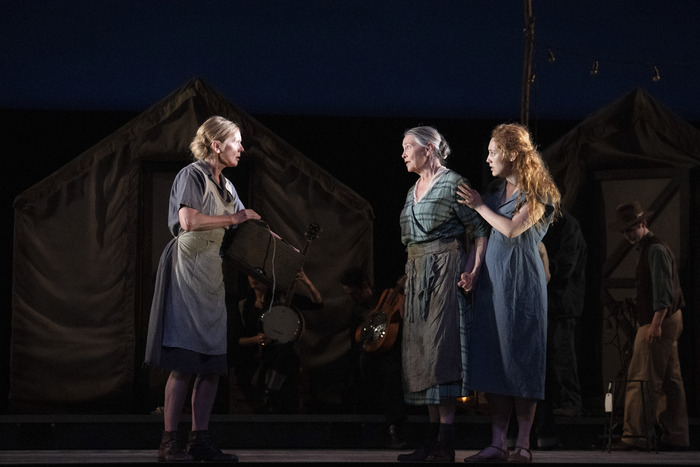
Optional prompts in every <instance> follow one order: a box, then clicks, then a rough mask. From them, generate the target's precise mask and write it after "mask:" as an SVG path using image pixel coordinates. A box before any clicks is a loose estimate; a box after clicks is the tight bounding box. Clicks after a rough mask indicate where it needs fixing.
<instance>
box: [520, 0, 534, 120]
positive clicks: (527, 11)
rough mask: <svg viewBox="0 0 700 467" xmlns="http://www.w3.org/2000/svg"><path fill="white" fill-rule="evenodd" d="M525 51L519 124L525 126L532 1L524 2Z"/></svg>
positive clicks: (530, 56) (531, 36) (531, 50)
mask: <svg viewBox="0 0 700 467" xmlns="http://www.w3.org/2000/svg"><path fill="white" fill-rule="evenodd" d="M523 5H524V7H525V8H524V16H525V18H524V19H525V27H524V28H523V32H524V33H525V50H524V53H523V78H522V100H521V102H520V123H522V124H523V125H525V126H527V125H528V124H529V120H530V84H531V76H532V56H533V53H534V45H535V18H533V17H532V0H524V1H523Z"/></svg>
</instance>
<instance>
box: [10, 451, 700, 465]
mask: <svg viewBox="0 0 700 467" xmlns="http://www.w3.org/2000/svg"><path fill="white" fill-rule="evenodd" d="M224 452H229V453H235V454H236V455H237V456H238V458H239V462H240V463H302V462H303V463H328V464H330V463H387V462H393V463H397V462H396V456H397V455H398V454H399V453H400V452H405V451H391V450H382V449H352V450H349V449H343V450H339V449H284V450H276V449H240V450H231V449H224ZM476 452H477V451H474V450H458V451H457V456H456V463H458V464H462V463H463V462H462V460H463V459H464V458H465V457H467V456H470V455H472V454H475V453H476ZM532 454H533V462H534V463H537V464H540V463H541V464H633V465H643V464H650V465H700V451H686V452H658V453H657V452H638V451H633V452H611V453H608V452H603V451H601V450H586V451H572V450H552V451H537V450H533V453H532ZM115 463H120V464H121V463H124V464H131V463H139V464H141V463H157V461H156V452H155V450H150V449H146V450H21V451H13V450H9V451H0V464H5V465H22V464H34V465H37V464H115ZM199 465H201V463H200V464H199Z"/></svg>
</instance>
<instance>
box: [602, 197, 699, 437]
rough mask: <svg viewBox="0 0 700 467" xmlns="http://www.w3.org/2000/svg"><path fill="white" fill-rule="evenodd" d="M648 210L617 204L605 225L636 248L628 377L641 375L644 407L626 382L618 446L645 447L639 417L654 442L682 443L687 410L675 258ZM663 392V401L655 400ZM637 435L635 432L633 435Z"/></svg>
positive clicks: (637, 387)
mask: <svg viewBox="0 0 700 467" xmlns="http://www.w3.org/2000/svg"><path fill="white" fill-rule="evenodd" d="M652 215H653V212H649V211H644V210H643V209H642V207H641V205H640V204H639V202H637V201H633V202H631V203H625V204H621V205H619V206H618V207H617V219H616V221H615V222H613V223H612V224H610V227H611V228H613V229H615V230H618V231H619V232H620V233H621V234H622V235H623V236H624V237H625V239H626V240H627V241H628V242H630V243H631V244H633V245H637V249H638V250H639V262H638V264H637V276H636V277H637V294H636V312H637V321H638V323H639V328H638V330H637V335H636V337H635V339H634V349H633V351H632V359H631V361H630V365H629V369H628V370H627V379H628V380H646V381H649V385H648V392H647V395H648V398H647V410H648V411H649V414H648V415H647V414H645V413H644V411H643V407H644V403H643V401H642V394H643V393H642V391H641V385H640V384H639V383H628V384H627V390H626V393H625V415H624V428H623V433H622V443H621V444H620V445H619V446H618V449H635V448H637V449H640V448H641V449H646V443H641V439H640V438H638V437H639V436H650V435H651V434H653V430H654V427H653V426H652V427H649V428H650V430H652V433H644V426H645V423H644V421H645V417H650V418H648V419H653V420H655V421H656V424H658V426H659V428H660V430H661V438H660V440H659V448H660V449H666V450H683V449H687V448H688V445H689V444H690V440H689V434H688V413H687V408H686V402H685V389H684V387H683V377H682V376H681V368H680V363H679V360H678V345H677V342H678V337H679V336H680V334H681V331H682V330H683V315H682V313H681V308H682V307H683V306H685V302H684V301H683V292H682V291H681V288H680V281H679V279H678V269H677V267H676V260H675V258H674V256H673V252H672V251H671V249H670V248H669V247H668V246H667V245H666V244H665V243H663V242H662V241H661V240H660V239H659V238H658V237H656V236H655V235H654V234H653V232H651V231H650V230H649V228H648V226H647V220H648V219H649V218H650V217H651V216H652ZM662 396H665V404H663V403H662V404H661V405H660V406H659V404H658V402H659V400H660V399H661V397H662ZM635 437H637V438H635Z"/></svg>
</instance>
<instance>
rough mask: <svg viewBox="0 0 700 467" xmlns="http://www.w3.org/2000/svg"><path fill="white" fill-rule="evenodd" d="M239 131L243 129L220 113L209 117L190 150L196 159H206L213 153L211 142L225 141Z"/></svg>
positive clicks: (201, 126)
mask: <svg viewBox="0 0 700 467" xmlns="http://www.w3.org/2000/svg"><path fill="white" fill-rule="evenodd" d="M237 131H241V129H240V127H239V126H238V125H237V124H236V123H233V122H232V121H231V120H227V119H225V118H224V117H220V116H218V115H216V116H214V117H209V118H208V119H207V120H206V121H205V122H204V123H202V125H200V127H199V128H198V129H197V134H196V135H195V136H194V138H193V139H192V142H191V143H190V151H192V155H193V156H194V158H195V159H197V160H201V159H206V158H207V157H209V156H211V155H212V154H213V150H212V148H211V143H213V142H214V141H218V142H220V143H223V142H224V141H226V139H228V138H229V137H231V136H232V135H233V134H235V133H236V132H237Z"/></svg>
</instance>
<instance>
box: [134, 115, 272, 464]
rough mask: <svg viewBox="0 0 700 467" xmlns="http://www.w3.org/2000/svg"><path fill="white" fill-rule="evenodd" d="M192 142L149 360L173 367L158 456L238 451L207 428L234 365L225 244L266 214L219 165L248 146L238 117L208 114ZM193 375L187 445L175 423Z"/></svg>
mask: <svg viewBox="0 0 700 467" xmlns="http://www.w3.org/2000/svg"><path fill="white" fill-rule="evenodd" d="M190 150H191V151H192V154H193V155H194V158H195V161H194V162H192V163H191V164H189V165H187V166H186V167H184V168H183V169H182V170H181V171H180V172H179V173H178V174H177V176H176V177H175V181H174V182H173V186H172V190H171V193H170V205H169V211H168V226H169V228H170V231H171V233H172V234H173V236H174V238H173V239H172V240H171V241H170V242H169V243H168V245H167V246H166V247H165V250H164V251H163V254H162V256H161V259H160V263H159V265H158V273H157V277H156V284H155V292H154V296H153V303H152V306H151V316H150V321H149V327H148V340H147V345H146V359H145V362H146V364H149V365H157V366H159V367H161V368H163V369H165V370H168V371H170V375H169V377H168V380H167V383H166V385H165V406H164V424H165V428H164V431H163V437H162V440H161V444H160V447H159V449H158V460H159V461H160V462H182V461H192V460H196V461H228V462H235V461H236V460H237V457H236V456H235V455H233V454H227V453H223V452H222V451H221V450H220V449H218V448H216V447H215V446H214V443H213V442H212V440H211V438H210V437H209V431H208V430H209V419H210V417H211V411H212V408H213V405H214V399H215V397H216V391H217V388H218V384H219V375H224V374H226V373H227V371H228V365H227V358H226V351H227V348H226V305H225V302H224V280H223V269H222V257H221V254H222V253H221V245H222V243H223V240H224V236H225V235H226V234H227V233H228V232H230V231H231V230H232V229H233V228H235V227H236V226H237V225H238V224H241V223H242V222H245V221H247V220H249V219H259V218H260V216H259V215H258V214H257V213H256V212H255V211H253V210H251V209H245V207H244V206H243V203H242V202H241V200H240V198H239V197H238V194H237V193H236V190H235V188H234V187H233V184H232V183H231V182H230V181H229V180H228V179H227V178H226V177H224V176H223V174H222V173H221V171H222V170H223V169H224V168H226V167H236V166H237V165H238V161H239V159H240V157H241V153H242V152H243V144H242V140H241V131H240V128H239V127H238V125H236V124H235V123H233V122H231V121H229V120H227V119H225V118H223V117H218V116H216V117H211V118H209V119H208V120H207V121H205V122H204V123H203V124H202V125H201V126H200V127H199V129H198V130H197V134H196V136H195V137H194V139H193V141H192V143H191V144H190ZM193 380H194V387H193V389H192V399H191V404H192V430H191V431H190V434H189V440H188V443H187V449H186V450H185V449H183V448H182V447H181V446H180V445H179V444H178V437H177V430H178V424H179V421H180V415H181V414H182V409H183V406H184V404H185V399H186V398H187V394H188V391H189V388H190V386H191V384H192V381H193Z"/></svg>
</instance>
